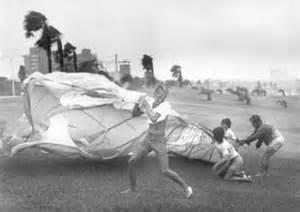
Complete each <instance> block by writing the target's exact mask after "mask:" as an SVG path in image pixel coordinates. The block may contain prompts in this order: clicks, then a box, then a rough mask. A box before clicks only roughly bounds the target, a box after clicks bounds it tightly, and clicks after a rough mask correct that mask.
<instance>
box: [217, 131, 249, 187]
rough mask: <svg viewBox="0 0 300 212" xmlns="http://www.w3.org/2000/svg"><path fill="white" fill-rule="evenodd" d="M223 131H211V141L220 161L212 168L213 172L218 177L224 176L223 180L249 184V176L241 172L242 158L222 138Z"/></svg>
mask: <svg viewBox="0 0 300 212" xmlns="http://www.w3.org/2000/svg"><path fill="white" fill-rule="evenodd" d="M224 136H225V131H224V129H223V128H222V127H217V128H215V129H214V130H213V139H214V142H215V146H216V149H217V151H218V153H219V154H220V156H221V159H220V160H219V161H218V162H217V163H216V164H215V165H214V166H213V171H214V172H215V173H217V174H218V175H222V174H224V179H225V180H231V181H240V182H248V183H251V182H252V180H251V178H250V176H246V175H245V173H244V172H241V168H242V166H243V164H244V161H243V158H242V157H241V155H240V154H239V153H238V152H237V151H236V150H235V148H234V147H233V146H232V145H231V144H230V143H229V142H228V141H227V140H225V138H224Z"/></svg>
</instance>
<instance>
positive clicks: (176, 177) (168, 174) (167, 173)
mask: <svg viewBox="0 0 300 212" xmlns="http://www.w3.org/2000/svg"><path fill="white" fill-rule="evenodd" d="M162 174H163V175H164V176H166V177H168V178H170V179H171V180H173V181H174V182H175V183H177V184H178V185H180V186H181V187H182V188H183V189H186V188H187V187H188V185H187V184H186V182H185V181H184V180H183V178H182V177H180V176H179V174H177V173H176V172H174V171H173V170H171V169H166V170H164V171H162Z"/></svg>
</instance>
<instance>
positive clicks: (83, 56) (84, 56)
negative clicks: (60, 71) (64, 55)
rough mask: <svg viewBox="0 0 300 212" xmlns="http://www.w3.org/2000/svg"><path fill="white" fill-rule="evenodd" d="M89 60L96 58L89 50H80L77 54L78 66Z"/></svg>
mask: <svg viewBox="0 0 300 212" xmlns="http://www.w3.org/2000/svg"><path fill="white" fill-rule="evenodd" d="M91 60H97V56H96V54H92V52H91V50H90V49H82V50H81V53H79V54H77V63H78V64H80V63H83V62H86V61H91Z"/></svg>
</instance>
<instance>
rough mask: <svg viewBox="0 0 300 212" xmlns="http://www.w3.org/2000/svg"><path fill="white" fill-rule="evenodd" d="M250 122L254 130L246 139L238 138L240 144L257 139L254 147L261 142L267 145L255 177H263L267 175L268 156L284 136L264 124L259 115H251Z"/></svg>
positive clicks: (276, 149)
mask: <svg viewBox="0 0 300 212" xmlns="http://www.w3.org/2000/svg"><path fill="white" fill-rule="evenodd" d="M249 120H250V122H251V124H252V126H253V128H254V132H253V133H252V134H251V135H250V136H249V137H248V138H246V139H242V140H240V141H239V142H240V144H244V143H246V144H248V145H250V143H251V142H253V141H255V140H257V143H256V148H257V149H258V148H260V146H261V145H262V143H265V145H266V146H267V148H266V150H265V152H264V154H263V156H262V161H261V169H260V172H259V173H258V174H256V176H257V177H265V176H268V175H269V167H270V157H271V156H272V155H274V154H275V153H276V152H277V151H278V150H279V149H280V148H281V147H282V145H283V144H284V137H283V136H282V135H281V133H280V132H279V131H278V130H277V129H276V128H275V127H273V126H272V125H269V124H264V123H263V121H262V120H261V118H260V116H259V115H252V116H251V117H250V119H249Z"/></svg>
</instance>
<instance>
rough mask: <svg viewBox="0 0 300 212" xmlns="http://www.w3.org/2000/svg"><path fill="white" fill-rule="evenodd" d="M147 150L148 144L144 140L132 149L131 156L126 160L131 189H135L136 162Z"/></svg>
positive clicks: (148, 150)
mask: <svg viewBox="0 0 300 212" xmlns="http://www.w3.org/2000/svg"><path fill="white" fill-rule="evenodd" d="M149 152H150V149H149V146H148V145H147V141H144V142H142V144H140V145H139V146H138V147H137V148H136V149H135V150H134V152H133V154H132V156H131V157H130V158H129V160H128V175H129V181H130V190H131V191H136V164H137V162H138V161H140V160H141V159H142V158H143V157H144V156H146V155H147V154H148V153H149ZM124 193H127V192H124Z"/></svg>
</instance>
